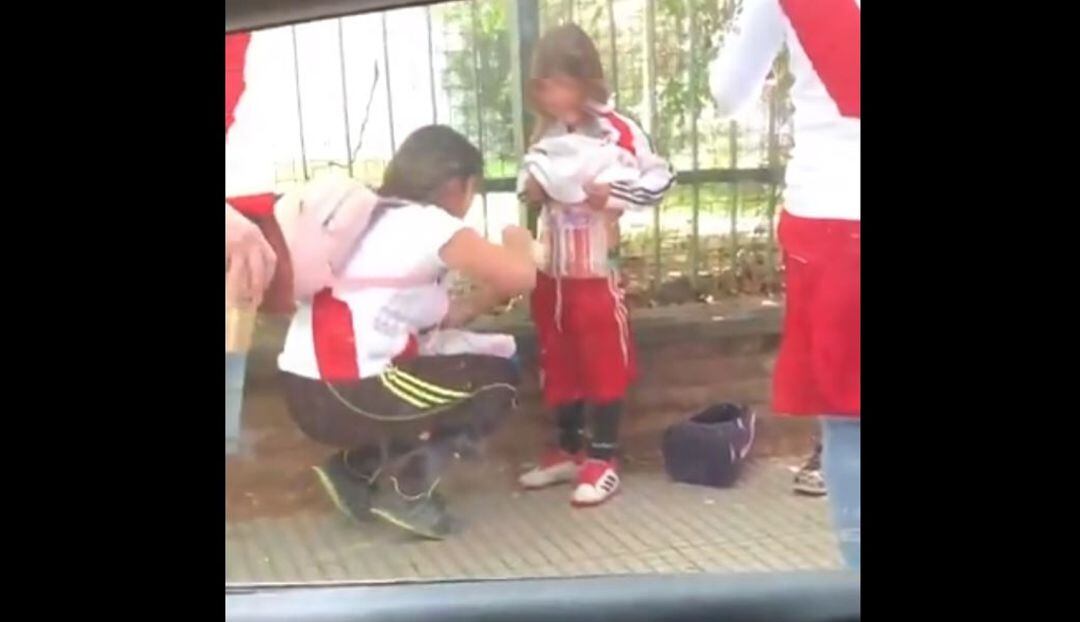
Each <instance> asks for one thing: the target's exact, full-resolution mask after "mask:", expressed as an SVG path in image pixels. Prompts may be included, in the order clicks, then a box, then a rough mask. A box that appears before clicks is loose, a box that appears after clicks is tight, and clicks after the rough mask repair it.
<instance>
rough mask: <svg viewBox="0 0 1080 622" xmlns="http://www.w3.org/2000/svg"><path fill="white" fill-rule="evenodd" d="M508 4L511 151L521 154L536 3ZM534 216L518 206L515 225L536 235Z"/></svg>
mask: <svg viewBox="0 0 1080 622" xmlns="http://www.w3.org/2000/svg"><path fill="white" fill-rule="evenodd" d="M509 1H510V7H509V8H510V15H509V16H508V17H509V20H508V21H509V23H510V45H511V49H512V50H513V51H514V53H515V57H514V60H515V61H516V62H514V63H513V67H512V68H511V73H510V77H511V80H513V86H512V88H511V94H512V98H511V101H512V104H513V111H514V120H515V121H516V123H515V124H514V125H515V131H514V150H515V151H516V152H517V153H518V154H524V153H525V148H526V147H527V146H528V140H529V135H530V134H531V133H532V125H533V118H532V114H530V113H529V111H528V110H527V107H526V105H525V102H526V101H527V98H528V93H527V92H526V91H527V88H528V74H529V65H530V64H531V63H532V51H533V45H534V44H535V43H536V40H537V39H538V38H539V37H540V3H539V2H538V0H509ZM537 217H538V214H536V213H535V212H534V213H529V210H528V209H527V208H526V207H525V205H520V206H519V210H518V222H519V223H522V224H524V225H525V226H527V227H528V228H529V230H530V231H532V232H533V234H534V235H535V234H536V220H537Z"/></svg>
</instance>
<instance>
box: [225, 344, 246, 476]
mask: <svg viewBox="0 0 1080 622" xmlns="http://www.w3.org/2000/svg"><path fill="white" fill-rule="evenodd" d="M246 372H247V353H230V352H226V353H225V455H232V454H236V453H238V452H239V451H240V412H241V410H242V409H243V406H244V375H245V373H246Z"/></svg>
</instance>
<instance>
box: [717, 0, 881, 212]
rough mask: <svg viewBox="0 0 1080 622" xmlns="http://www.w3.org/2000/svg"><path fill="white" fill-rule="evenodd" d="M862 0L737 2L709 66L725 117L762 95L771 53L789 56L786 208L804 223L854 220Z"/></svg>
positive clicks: (858, 189)
mask: <svg viewBox="0 0 1080 622" xmlns="http://www.w3.org/2000/svg"><path fill="white" fill-rule="evenodd" d="M860 16H861V0H743V4H742V9H741V13H740V14H739V15H738V16H737V17H736V19H735V22H734V24H733V29H732V31H731V33H730V34H729V36H728V38H727V40H726V41H725V43H724V47H723V49H722V50H721V52H720V56H719V57H718V58H717V59H716V61H715V62H714V63H713V66H712V68H711V72H710V73H711V76H710V86H711V87H712V93H713V97H714V98H715V99H716V106H717V109H718V111H719V112H720V113H721V114H722V115H725V116H730V115H734V114H735V113H736V112H738V110H739V109H740V108H741V107H742V106H743V105H745V104H746V103H747V102H749V101H751V100H752V99H753V98H754V97H755V96H757V95H758V94H759V93H760V92H761V88H762V86H763V84H764V82H765V79H766V78H767V76H768V73H769V70H770V68H771V67H772V65H773V62H774V61H775V59H776V56H777V54H778V53H779V52H780V50H781V48H782V47H783V46H784V44H785V43H786V44H787V46H788V50H789V52H790V54H791V63H790V68H791V73H792V75H793V76H794V78H795V83H794V86H793V87H792V90H791V99H792V104H793V105H794V107H795V115H794V123H795V148H794V151H793V152H792V155H791V161H790V162H789V163H788V166H787V175H786V180H785V181H786V186H787V187H786V190H785V206H784V208H785V209H786V210H787V211H788V212H790V213H791V214H792V215H795V216H800V217H803V218H822V219H841V220H859V219H860V218H861V204H860V194H861V161H860V143H861V122H860V118H861V98H860V92H859V91H860V87H861V84H860V70H861V59H860V52H859V46H860V40H859V39H860V26H859V21H860Z"/></svg>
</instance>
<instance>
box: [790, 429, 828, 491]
mask: <svg viewBox="0 0 1080 622" xmlns="http://www.w3.org/2000/svg"><path fill="white" fill-rule="evenodd" d="M794 488H795V492H797V493H799V494H801V495H810V496H814V497H821V496H824V495H825V493H826V488H825V479H824V478H823V477H822V475H821V442H820V441H819V442H817V443H816V444H815V445H814V453H813V454H811V455H810V457H809V458H807V460H806V462H804V463H803V465H802V466H801V467H799V470H798V471H797V472H796V473H795V484H794Z"/></svg>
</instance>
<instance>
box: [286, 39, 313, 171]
mask: <svg viewBox="0 0 1080 622" xmlns="http://www.w3.org/2000/svg"><path fill="white" fill-rule="evenodd" d="M291 30H292V58H293V79H294V83H295V84H296V118H297V120H298V121H299V122H300V163H301V166H303V169H304V181H308V180H309V179H311V176H310V175H309V174H308V165H307V149H306V148H305V146H304V104H303V102H302V101H301V99H300V46H299V45H298V44H297V43H296V26H292V27H291Z"/></svg>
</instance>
